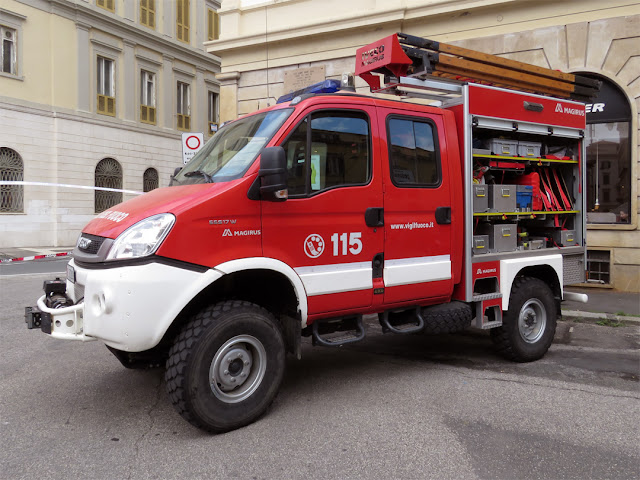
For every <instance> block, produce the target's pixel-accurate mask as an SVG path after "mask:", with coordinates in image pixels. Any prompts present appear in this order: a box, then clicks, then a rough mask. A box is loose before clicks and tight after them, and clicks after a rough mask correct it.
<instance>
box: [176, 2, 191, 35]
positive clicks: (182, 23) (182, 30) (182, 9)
mask: <svg viewBox="0 0 640 480" xmlns="http://www.w3.org/2000/svg"><path fill="white" fill-rule="evenodd" d="M189 25H190V23H189V0H176V37H177V39H178V40H181V41H183V42H187V43H189V29H190V26H189Z"/></svg>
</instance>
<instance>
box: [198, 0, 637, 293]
mask: <svg viewBox="0 0 640 480" xmlns="http://www.w3.org/2000/svg"><path fill="white" fill-rule="evenodd" d="M219 13H220V22H221V32H222V34H221V36H220V38H219V39H218V40H217V41H213V42H209V43H206V48H207V51H209V52H211V53H213V54H214V55H217V56H219V57H220V58H221V61H222V64H221V73H220V74H219V75H218V79H219V80H220V83H221V107H220V108H221V110H220V116H221V121H225V120H229V119H233V118H236V117H237V116H238V115H242V114H245V113H248V112H251V111H254V110H256V109H258V108H263V107H266V106H267V105H269V104H273V103H274V102H275V101H276V99H277V98H278V97H279V96H280V95H283V94H284V93H288V92H286V91H285V75H286V74H287V72H292V71H296V70H300V69H310V68H312V67H321V68H322V69H324V76H325V77H326V78H336V79H339V78H340V76H341V74H342V73H343V72H353V71H354V68H355V51H356V49H357V48H359V47H361V46H363V45H366V44H368V43H372V42H374V41H376V40H378V39H380V38H382V37H385V36H387V35H390V34H393V33H395V32H404V33H408V34H412V35H417V36H421V37H425V38H430V39H433V40H438V41H441V42H446V43H454V44H457V45H460V46H464V47H468V48H472V49H475V50H480V51H483V52H487V53H492V54H496V55H502V56H505V57H508V58H513V59H516V60H520V61H524V62H528V63H533V64H536V65H541V66H544V67H547V68H552V69H557V70H562V71H565V72H572V73H580V74H582V75H587V76H592V77H594V78H598V79H600V80H603V82H604V87H603V90H602V92H601V95H600V96H599V97H598V98H597V99H594V101H593V105H592V106H590V107H589V108H590V109H591V112H590V113H589V115H588V118H587V122H588V126H587V131H586V132H585V133H586V145H587V178H588V182H587V183H588V191H587V198H588V200H587V204H588V210H589V211H588V233H587V243H588V270H589V276H590V279H591V280H590V282H591V283H592V284H593V285H598V286H602V287H605V288H616V289H619V290H623V291H633V292H639V291H640V248H639V246H640V232H639V231H638V193H639V184H640V178H639V177H638V175H639V173H640V169H639V167H638V154H639V149H640V147H639V144H638V115H639V113H638V112H639V109H638V107H639V98H640V3H638V2H631V1H622V0H611V1H608V2H602V1H598V0H584V1H581V2H574V1H558V2H531V1H521V0H469V1H464V2H460V1H457V0H404V1H402V2H380V1H378V0H354V1H352V2H348V3H345V2H341V1H339V0H326V1H324V2H322V4H321V6H320V5H319V3H318V2H314V1H312V0H262V1H261V0H224V1H223V2H222V8H221V10H220V12H219ZM356 87H357V89H358V91H359V92H361V93H367V92H368V87H366V84H365V83H364V82H362V81H361V80H360V79H356Z"/></svg>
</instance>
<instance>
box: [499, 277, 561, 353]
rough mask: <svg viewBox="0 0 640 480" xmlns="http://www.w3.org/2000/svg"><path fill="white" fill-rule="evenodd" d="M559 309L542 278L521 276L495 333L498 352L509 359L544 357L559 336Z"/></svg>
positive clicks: (514, 283) (514, 284)
mask: <svg viewBox="0 0 640 480" xmlns="http://www.w3.org/2000/svg"><path fill="white" fill-rule="evenodd" d="M557 315H558V310H557V307H556V302H555V299H554V298H553V292H552V291H551V288H549V286H548V285H547V284H546V283H545V282H543V281H542V280H540V279H538V278H532V277H518V278H516V279H515V281H514V282H513V286H512V287H511V297H510V300H509V310H507V311H506V312H504V313H503V319H502V326H501V327H498V328H494V329H492V330H491V339H492V340H493V342H494V344H495V345H496V347H497V349H498V352H499V353H500V354H501V355H502V356H504V357H505V358H507V359H509V360H513V361H516V362H531V361H533V360H538V359H539V358H542V357H543V356H544V354H545V353H547V350H549V347H550V346H551V342H553V336H554V335H555V333H556V323H557Z"/></svg>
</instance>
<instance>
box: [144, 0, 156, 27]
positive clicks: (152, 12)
mask: <svg viewBox="0 0 640 480" xmlns="http://www.w3.org/2000/svg"><path fill="white" fill-rule="evenodd" d="M140 23H141V24H142V25H145V26H147V27H149V28H156V1H155V0H140Z"/></svg>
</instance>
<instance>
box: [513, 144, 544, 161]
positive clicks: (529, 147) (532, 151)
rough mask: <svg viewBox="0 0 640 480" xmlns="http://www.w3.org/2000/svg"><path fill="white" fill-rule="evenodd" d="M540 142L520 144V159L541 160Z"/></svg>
mask: <svg viewBox="0 0 640 480" xmlns="http://www.w3.org/2000/svg"><path fill="white" fill-rule="evenodd" d="M541 148H542V143H540V142H518V155H519V156H520V157H531V158H540V149H541Z"/></svg>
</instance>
